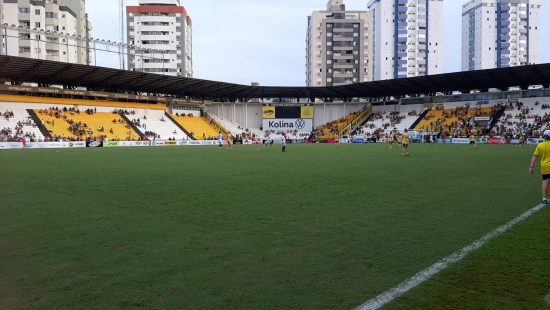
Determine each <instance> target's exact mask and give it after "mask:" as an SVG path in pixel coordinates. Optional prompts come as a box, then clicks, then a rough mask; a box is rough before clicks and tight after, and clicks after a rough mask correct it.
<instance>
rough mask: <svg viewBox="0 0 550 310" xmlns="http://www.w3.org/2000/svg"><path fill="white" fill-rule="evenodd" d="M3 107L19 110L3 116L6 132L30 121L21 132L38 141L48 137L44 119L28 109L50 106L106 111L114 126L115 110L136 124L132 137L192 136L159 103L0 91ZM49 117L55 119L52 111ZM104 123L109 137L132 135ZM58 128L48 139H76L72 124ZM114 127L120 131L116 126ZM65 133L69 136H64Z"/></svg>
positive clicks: (166, 138) (169, 137) (132, 123)
mask: <svg viewBox="0 0 550 310" xmlns="http://www.w3.org/2000/svg"><path fill="white" fill-rule="evenodd" d="M2 109H5V110H9V111H10V112H11V111H13V112H14V114H15V117H14V118H10V120H9V122H8V121H7V120H6V119H5V118H4V119H3V120H2V123H0V124H4V126H2V125H0V129H4V130H3V132H4V133H7V132H14V130H16V125H17V123H18V122H21V124H24V125H26V124H30V125H28V126H25V127H24V128H23V129H20V128H19V127H18V129H17V131H18V132H19V133H20V134H19V135H20V136H22V135H24V136H27V137H30V138H31V139H35V140H36V141H42V140H46V137H45V136H44V134H42V133H41V131H40V129H39V127H40V125H42V122H41V121H40V119H36V121H37V122H38V124H36V123H35V120H33V119H32V117H31V115H30V114H29V112H28V111H27V109H29V110H31V111H34V112H37V111H39V110H49V109H60V110H63V109H66V110H67V111H68V110H78V111H80V112H82V111H86V110H93V111H94V112H97V113H96V115H95V116H96V117H99V116H100V115H103V113H106V114H108V115H109V118H111V119H110V120H109V126H111V124H112V120H113V118H112V117H111V116H112V115H111V114H113V113H114V112H117V113H119V114H120V115H119V117H120V118H122V119H123V120H125V121H126V123H128V122H129V124H128V125H130V127H132V128H131V129H132V130H129V129H127V130H126V133H128V132H131V133H132V134H131V135H130V137H131V138H132V139H133V140H135V139H139V138H140V136H146V137H147V138H148V139H161V140H169V139H179V140H185V139H189V137H188V136H187V135H186V134H185V133H184V132H183V131H182V130H181V129H180V128H179V127H178V126H177V125H176V124H175V123H173V122H172V121H171V120H170V119H169V118H168V117H166V115H165V107H164V106H162V105H157V104H139V103H128V102H114V101H101V100H79V99H65V98H47V97H33V96H17V95H0V111H2ZM31 113H32V112H31ZM81 116H82V113H81ZM44 117H45V116H44ZM115 117H116V115H115ZM48 121H51V120H50V117H49V115H48ZM77 123H78V122H77ZM53 124H55V126H56V127H57V126H58V125H59V126H61V125H63V123H59V124H56V121H53ZM86 124H87V125H90V124H89V123H86ZM44 126H45V127H46V128H48V129H47V130H54V128H51V127H52V126H51V124H50V125H49V126H48V124H46V123H44ZM101 126H103V127H105V128H107V135H105V137H106V138H107V139H116V140H120V139H126V138H128V135H126V134H122V133H121V132H120V131H117V132H118V134H117V135H116V136H117V137H113V136H112V135H111V134H110V129H111V127H106V126H105V124H103V125H101ZM101 126H100V127H101ZM117 127H118V126H117ZM124 127H125V126H124ZM119 129H120V128H119ZM55 131H56V132H59V135H56V136H55V137H51V138H48V139H54V138H55V139H63V137H65V138H66V139H76V137H75V136H74V135H71V134H70V133H71V130H69V129H68V128H61V127H57V128H55ZM92 131H93V130H92ZM113 131H116V128H113ZM63 134H64V135H65V136H63ZM95 134H97V133H95ZM95 134H94V135H95ZM98 137H104V135H99V136H98ZM0 138H2V139H5V140H7V139H11V140H13V139H14V138H12V137H11V135H10V137H8V135H7V134H3V135H2V137H0ZM89 138H92V137H89ZM20 139H21V137H18V138H15V140H17V141H18V140H20Z"/></svg>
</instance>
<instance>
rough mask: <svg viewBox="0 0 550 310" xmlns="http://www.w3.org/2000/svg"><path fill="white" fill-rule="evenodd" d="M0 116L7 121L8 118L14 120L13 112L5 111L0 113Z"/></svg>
mask: <svg viewBox="0 0 550 310" xmlns="http://www.w3.org/2000/svg"><path fill="white" fill-rule="evenodd" d="M2 116H3V117H4V118H5V119H6V120H7V121H9V120H10V118H14V117H15V115H14V114H13V111H6V112H4V113H2Z"/></svg>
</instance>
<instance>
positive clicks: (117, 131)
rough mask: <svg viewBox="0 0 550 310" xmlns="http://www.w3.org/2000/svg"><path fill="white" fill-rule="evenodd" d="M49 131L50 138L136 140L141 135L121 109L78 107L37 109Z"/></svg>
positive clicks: (37, 113) (56, 139)
mask: <svg viewBox="0 0 550 310" xmlns="http://www.w3.org/2000/svg"><path fill="white" fill-rule="evenodd" d="M34 112H35V113H36V115H37V116H38V118H39V119H40V120H41V121H42V123H43V124H44V126H45V127H46V128H47V130H48V131H49V132H50V135H51V137H50V138H51V139H52V140H55V141H58V140H79V141H85V140H105V139H108V140H110V141H135V140H140V139H142V137H141V135H140V134H139V133H138V132H136V131H135V130H134V129H133V128H132V127H131V126H130V124H129V123H128V122H127V121H126V119H125V118H124V117H123V115H121V114H119V113H118V111H114V112H112V113H107V112H96V109H87V110H84V111H80V110H79V109H76V108H49V109H41V110H34Z"/></svg>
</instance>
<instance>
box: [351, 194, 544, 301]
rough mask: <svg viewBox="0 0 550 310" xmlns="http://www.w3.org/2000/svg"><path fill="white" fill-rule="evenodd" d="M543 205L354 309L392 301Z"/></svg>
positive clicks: (542, 205) (521, 220)
mask: <svg viewBox="0 0 550 310" xmlns="http://www.w3.org/2000/svg"><path fill="white" fill-rule="evenodd" d="M544 207H545V205H544V204H539V205H537V206H536V207H534V208H532V209H531V210H529V211H527V212H525V213H523V214H522V215H520V216H518V217H517V218H515V219H513V220H511V221H510V222H508V223H506V224H504V225H502V226H500V227H498V228H497V229H495V230H493V231H491V232H490V233H488V234H486V235H485V236H483V237H481V239H479V240H477V241H474V242H472V243H470V244H469V245H467V246H465V247H464V248H462V249H461V250H459V251H456V252H454V253H453V254H451V255H449V256H447V257H445V258H443V259H442V260H440V261H438V262H437V263H435V264H433V265H432V266H430V267H428V268H426V269H424V270H422V271H420V272H419V273H417V274H415V275H414V276H413V277H411V278H409V279H407V280H405V281H403V282H401V284H399V285H397V286H396V287H394V288H391V289H389V290H387V291H385V292H384V293H382V294H380V295H378V296H376V297H375V298H373V299H371V300H369V301H367V302H365V303H364V304H362V305H360V306H359V307H357V308H356V310H376V309H380V308H381V307H383V306H385V305H386V304H388V303H390V302H392V301H393V300H395V299H396V298H398V297H400V296H401V295H403V294H405V293H407V292H408V291H410V290H411V289H413V288H415V287H417V286H418V285H420V284H422V283H424V282H425V281H426V280H428V279H430V278H431V277H433V276H435V275H436V274H438V273H440V272H441V271H443V270H445V269H447V268H448V267H449V266H451V265H452V264H455V263H458V262H460V261H461V260H463V259H464V258H465V257H466V256H468V255H469V254H470V253H472V252H474V251H476V250H478V249H479V248H481V247H482V246H483V245H485V244H486V243H487V242H489V241H491V240H493V239H495V238H496V237H498V236H500V235H502V234H503V233H505V232H506V231H508V230H509V229H510V228H512V227H514V226H515V225H517V224H519V223H521V222H523V221H524V220H526V219H527V218H529V217H530V216H531V215H533V214H535V213H537V212H539V211H540V210H542V209H543V208H544ZM549 298H550V295H549V296H548V297H547V301H548V299H549Z"/></svg>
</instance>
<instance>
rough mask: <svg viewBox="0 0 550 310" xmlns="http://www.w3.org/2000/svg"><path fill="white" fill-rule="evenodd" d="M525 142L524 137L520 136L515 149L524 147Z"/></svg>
mask: <svg viewBox="0 0 550 310" xmlns="http://www.w3.org/2000/svg"><path fill="white" fill-rule="evenodd" d="M526 140H527V138H526V137H525V135H523V134H522V135H521V136H519V144H517V145H516V147H522V146H524V145H525V141H526Z"/></svg>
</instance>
